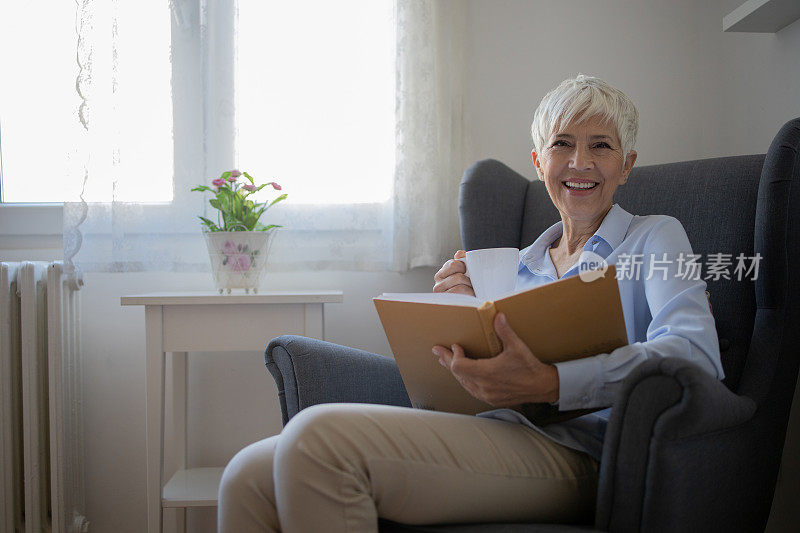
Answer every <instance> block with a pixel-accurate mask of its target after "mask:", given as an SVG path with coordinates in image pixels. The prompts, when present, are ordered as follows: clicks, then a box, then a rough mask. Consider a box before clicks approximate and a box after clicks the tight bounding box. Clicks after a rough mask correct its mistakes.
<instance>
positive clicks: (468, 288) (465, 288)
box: [433, 250, 475, 296]
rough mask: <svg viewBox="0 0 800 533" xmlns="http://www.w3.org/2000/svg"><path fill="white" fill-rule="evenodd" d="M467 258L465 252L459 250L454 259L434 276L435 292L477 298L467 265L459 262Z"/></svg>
mask: <svg viewBox="0 0 800 533" xmlns="http://www.w3.org/2000/svg"><path fill="white" fill-rule="evenodd" d="M466 256H467V252H465V251H464V250H458V251H457V252H456V253H455V255H454V256H453V259H450V260H449V261H447V262H446V263H445V264H444V265H442V268H440V269H439V271H438V272H437V273H436V274H434V275H433V281H435V284H434V285H433V292H456V293H459V294H469V295H470V296H475V291H474V290H473V289H472V281H470V279H469V278H468V277H467V275H466V272H467V265H466V263H464V261H459V259H463V258H464V257H466Z"/></svg>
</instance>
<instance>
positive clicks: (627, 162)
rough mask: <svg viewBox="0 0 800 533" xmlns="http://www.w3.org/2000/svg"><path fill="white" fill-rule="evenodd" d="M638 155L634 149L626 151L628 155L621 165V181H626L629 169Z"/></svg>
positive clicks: (629, 172)
mask: <svg viewBox="0 0 800 533" xmlns="http://www.w3.org/2000/svg"><path fill="white" fill-rule="evenodd" d="M637 155H639V154H637V153H636V150H631V151H630V152H628V156H627V157H626V158H625V164H624V165H623V167H622V183H623V184H624V183H627V181H628V176H630V174H631V170H632V169H633V164H634V163H636V156H637Z"/></svg>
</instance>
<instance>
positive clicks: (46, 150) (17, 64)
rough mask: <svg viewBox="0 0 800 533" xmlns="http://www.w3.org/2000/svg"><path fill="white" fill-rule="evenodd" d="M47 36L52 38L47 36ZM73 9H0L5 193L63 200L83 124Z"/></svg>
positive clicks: (10, 197)
mask: <svg viewBox="0 0 800 533" xmlns="http://www.w3.org/2000/svg"><path fill="white" fill-rule="evenodd" d="M42 36H47V37H46V38H43V37H42ZM76 74H77V67H76V65H75V4H74V3H73V2H52V5H48V7H47V9H42V7H41V6H40V5H37V4H36V3H31V2H3V3H2V4H0V77H2V80H3V82H2V83H0V195H1V197H2V201H3V202H38V203H44V202H61V201H63V199H64V197H65V194H66V190H65V187H66V182H65V181H64V180H63V176H64V174H65V172H66V169H67V167H68V165H69V158H70V155H71V154H73V153H74V151H75V148H76V145H75V139H76V135H77V133H79V131H78V130H79V128H80V124H79V123H78V121H77V119H76V116H75V115H76V111H77V108H78V104H79V102H80V99H79V98H78V95H77V94H76V92H75V75H76Z"/></svg>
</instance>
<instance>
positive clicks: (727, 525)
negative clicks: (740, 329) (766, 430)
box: [596, 357, 765, 531]
mask: <svg viewBox="0 0 800 533" xmlns="http://www.w3.org/2000/svg"><path fill="white" fill-rule="evenodd" d="M755 412H756V404H755V402H754V401H753V400H751V399H750V398H747V397H745V396H738V395H736V394H734V393H732V392H731V391H730V390H728V389H727V388H726V387H725V386H724V385H723V384H722V383H721V382H719V381H718V380H716V379H715V378H713V377H712V376H710V375H709V374H708V373H706V372H705V371H703V370H702V369H701V368H700V367H698V366H696V365H695V364H693V363H691V362H689V361H686V360H683V359H679V358H673V357H670V358H663V359H653V360H649V361H646V362H644V363H642V364H641V365H639V367H637V368H636V369H635V370H634V371H633V372H631V373H630V374H629V375H628V376H627V377H626V378H625V380H624V382H623V383H622V386H621V388H620V391H619V392H618V393H617V396H616V398H615V402H614V408H613V410H612V412H611V418H610V420H609V424H608V427H607V431H606V436H605V440H604V444H603V458H602V463H601V472H600V486H599V489H598V496H597V498H598V499H597V516H596V526H597V527H599V528H600V529H608V530H610V531H634V530H635V531H684V530H694V531H754V530H758V529H759V528H758V527H755V528H754V527H753V525H754V524H753V523H752V520H753V518H752V516H753V513H752V512H751V510H752V508H753V505H752V501H751V502H748V499H749V498H751V497H752V495H751V494H750V492H749V491H748V490H747V483H748V479H755V478H754V477H753V469H754V468H757V466H755V465H754V464H753V463H754V461H753V458H754V456H756V455H757V453H756V452H757V450H758V435H757V431H756V429H757V424H754V423H753V419H754V414H755ZM748 503H749V504H750V505H748ZM732 510H735V511H734V512H732ZM764 525H765V524H762V525H761V527H760V529H763V526H764Z"/></svg>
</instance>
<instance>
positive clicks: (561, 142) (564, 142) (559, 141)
mask: <svg viewBox="0 0 800 533" xmlns="http://www.w3.org/2000/svg"><path fill="white" fill-rule="evenodd" d="M553 146H569V144H567V141H565V140H563V139H559V140H557V141H555V142H554V143H553Z"/></svg>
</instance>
